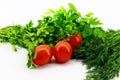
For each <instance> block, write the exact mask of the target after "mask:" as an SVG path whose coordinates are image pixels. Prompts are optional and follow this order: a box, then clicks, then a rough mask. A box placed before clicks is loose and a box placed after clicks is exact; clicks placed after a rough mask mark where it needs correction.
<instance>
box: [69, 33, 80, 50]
mask: <svg viewBox="0 0 120 80" xmlns="http://www.w3.org/2000/svg"><path fill="white" fill-rule="evenodd" d="M81 43H82V36H81V35H80V34H76V35H74V36H73V37H72V38H71V39H70V44H71V46H72V48H73V49H74V48H76V47H77V46H78V45H80V44H81Z"/></svg>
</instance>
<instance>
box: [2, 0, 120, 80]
mask: <svg viewBox="0 0 120 80" xmlns="http://www.w3.org/2000/svg"><path fill="white" fill-rule="evenodd" d="M68 3H73V4H74V5H75V6H76V8H77V9H78V10H79V11H80V12H81V14H82V15H85V14H86V13H88V12H94V15H95V17H98V18H99V19H100V20H101V21H102V22H103V28H104V29H107V28H112V29H120V22H119V21H120V1H119V0H0V28H2V27H5V26H8V25H12V24H21V25H24V24H26V23H28V22H29V20H33V22H34V23H35V24H36V23H37V20H38V19H40V16H41V15H42V14H44V12H45V11H46V10H47V9H48V8H53V9H59V8H60V6H64V7H65V8H68ZM26 54H27V51H26V50H25V49H21V48H18V52H14V51H13V50H12V48H11V45H10V44H1V43H0V80H84V78H85V75H86V74H85V72H86V68H85V66H84V65H82V64H81V62H80V61H76V60H71V61H69V62H68V63H66V64H57V63H50V64H47V65H45V66H42V67H40V68H37V69H28V68H27V67H26V61H27V59H26ZM114 80H120V78H115V79H114Z"/></svg>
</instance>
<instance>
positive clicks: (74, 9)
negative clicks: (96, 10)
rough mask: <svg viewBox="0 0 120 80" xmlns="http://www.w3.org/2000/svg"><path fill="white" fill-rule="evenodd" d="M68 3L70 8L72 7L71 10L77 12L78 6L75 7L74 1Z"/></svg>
mask: <svg viewBox="0 0 120 80" xmlns="http://www.w3.org/2000/svg"><path fill="white" fill-rule="evenodd" d="M68 5H69V9H70V10H71V11H75V12H77V9H76V7H75V6H74V5H73V4H72V3H69V4H68Z"/></svg>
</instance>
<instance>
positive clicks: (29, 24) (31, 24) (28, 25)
mask: <svg viewBox="0 0 120 80" xmlns="http://www.w3.org/2000/svg"><path fill="white" fill-rule="evenodd" d="M31 27H33V22H32V21H31V20H30V22H29V23H28V24H26V28H27V29H30V28H31Z"/></svg>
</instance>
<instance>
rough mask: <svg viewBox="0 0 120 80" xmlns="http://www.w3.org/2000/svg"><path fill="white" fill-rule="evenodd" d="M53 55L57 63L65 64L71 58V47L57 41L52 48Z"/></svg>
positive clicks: (64, 42) (66, 43)
mask: <svg viewBox="0 0 120 80" xmlns="http://www.w3.org/2000/svg"><path fill="white" fill-rule="evenodd" d="M53 55H54V57H55V59H56V61H57V62H59V63H65V62H67V61H68V60H70V58H71V57H72V47H71V45H70V44H69V43H68V42H66V41H59V42H58V43H57V44H56V45H55V46H54V50H53Z"/></svg>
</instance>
